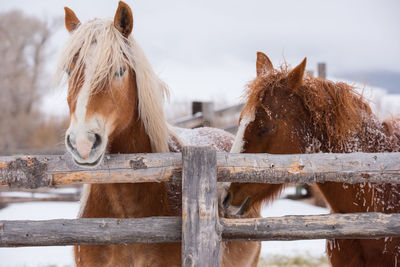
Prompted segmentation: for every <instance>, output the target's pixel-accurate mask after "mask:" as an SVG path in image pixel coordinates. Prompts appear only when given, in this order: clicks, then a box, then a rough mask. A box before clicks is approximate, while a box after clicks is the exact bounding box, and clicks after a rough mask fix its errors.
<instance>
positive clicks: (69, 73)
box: [65, 69, 71, 77]
mask: <svg viewBox="0 0 400 267" xmlns="http://www.w3.org/2000/svg"><path fill="white" fill-rule="evenodd" d="M65 72H66V73H67V75H68V77H69V76H71V70H70V69H67V70H66V71H65Z"/></svg>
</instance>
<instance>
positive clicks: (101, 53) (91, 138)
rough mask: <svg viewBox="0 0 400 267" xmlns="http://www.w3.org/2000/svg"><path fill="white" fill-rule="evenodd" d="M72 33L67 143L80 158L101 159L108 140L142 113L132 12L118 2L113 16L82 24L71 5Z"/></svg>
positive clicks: (67, 60) (92, 162) (83, 161)
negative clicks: (134, 61) (134, 64)
mask: <svg viewBox="0 0 400 267" xmlns="http://www.w3.org/2000/svg"><path fill="white" fill-rule="evenodd" d="M65 11H66V16H65V25H66V28H67V30H68V31H69V32H70V33H71V36H70V40H69V42H68V44H67V46H66V51H65V56H64V58H63V59H62V62H64V63H63V64H62V67H63V68H64V69H65V71H66V72H67V73H68V76H69V78H68V87H69V88H68V105H69V109H70V125H69V128H68V130H67V132H66V138H65V142H66V147H67V150H68V151H69V152H70V153H71V154H72V156H73V158H74V160H75V162H76V163H77V164H78V165H81V166H87V167H94V166H97V165H98V164H100V163H101V161H102V159H103V156H104V154H105V152H106V150H107V145H108V143H109V140H111V139H112V138H113V136H116V135H118V134H119V133H121V131H123V130H124V129H125V128H126V127H127V125H129V124H130V122H131V120H132V119H133V118H135V115H136V117H137V116H138V115H137V114H135V113H137V110H136V99H137V90H136V78H135V76H136V75H135V72H134V70H133V68H132V62H131V61H130V58H132V55H131V54H130V53H132V52H131V49H129V46H130V45H132V40H131V39H130V38H129V35H130V33H131V31H132V26H133V18H132V14H131V12H130V10H124V9H123V8H119V9H118V10H117V13H116V15H115V18H114V21H113V22H112V21H108V20H101V19H94V20H91V21H88V22H86V23H84V24H81V23H80V22H79V20H78V19H77V17H76V15H75V14H74V13H73V11H72V10H70V9H68V8H66V9H65Z"/></svg>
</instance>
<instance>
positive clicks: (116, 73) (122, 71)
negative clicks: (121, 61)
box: [115, 67, 126, 77]
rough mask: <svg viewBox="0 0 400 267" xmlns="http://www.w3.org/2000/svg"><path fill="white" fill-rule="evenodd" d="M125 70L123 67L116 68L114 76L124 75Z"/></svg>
mask: <svg viewBox="0 0 400 267" xmlns="http://www.w3.org/2000/svg"><path fill="white" fill-rule="evenodd" d="M125 70H126V69H125V67H121V68H119V70H118V71H117V72H115V76H116V77H122V76H124V73H125Z"/></svg>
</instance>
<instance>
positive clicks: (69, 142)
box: [67, 135, 75, 149]
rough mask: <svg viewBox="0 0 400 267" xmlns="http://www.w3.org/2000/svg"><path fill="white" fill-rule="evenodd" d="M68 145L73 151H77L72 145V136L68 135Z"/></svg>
mask: <svg viewBox="0 0 400 267" xmlns="http://www.w3.org/2000/svg"><path fill="white" fill-rule="evenodd" d="M67 145H68V147H69V148H71V149H75V148H74V146H73V145H72V143H71V139H70V135H67Z"/></svg>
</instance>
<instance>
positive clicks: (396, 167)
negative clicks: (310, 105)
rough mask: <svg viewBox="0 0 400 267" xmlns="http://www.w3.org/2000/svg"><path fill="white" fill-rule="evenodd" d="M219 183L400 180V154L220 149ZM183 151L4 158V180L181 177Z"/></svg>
mask: <svg viewBox="0 0 400 267" xmlns="http://www.w3.org/2000/svg"><path fill="white" fill-rule="evenodd" d="M217 178H218V181H219V182H246V183H248V182H252V183H273V184H282V183H313V182H320V183H323V182H327V181H331V182H345V183H362V182H373V183H391V184H400V153H399V152H396V153H349V154H322V153H320V154H293V155H272V154H231V153H217ZM181 179H182V154H181V153H163V154H158V153H152V154H123V155H121V154H119V155H108V156H106V157H105V159H104V162H103V164H101V165H100V166H98V167H96V168H93V169H85V168H80V167H78V166H76V165H75V164H74V163H73V161H72V159H71V158H70V157H69V156H66V155H58V156H54V155H52V156H12V157H0V185H3V186H10V187H18V188H38V187H53V186H57V185H62V184H85V183H89V184H90V183H143V182H180V181H181Z"/></svg>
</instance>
